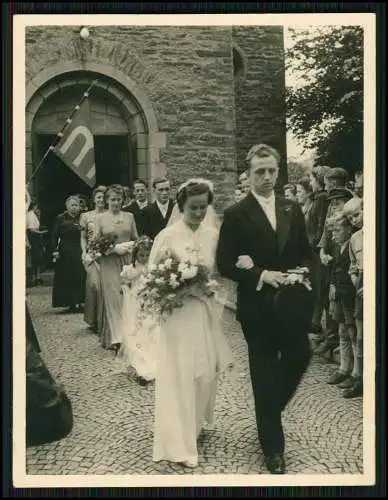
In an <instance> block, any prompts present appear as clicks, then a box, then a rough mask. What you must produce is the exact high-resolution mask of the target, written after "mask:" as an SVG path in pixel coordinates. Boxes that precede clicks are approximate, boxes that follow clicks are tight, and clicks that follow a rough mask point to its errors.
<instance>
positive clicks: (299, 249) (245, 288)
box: [217, 193, 311, 331]
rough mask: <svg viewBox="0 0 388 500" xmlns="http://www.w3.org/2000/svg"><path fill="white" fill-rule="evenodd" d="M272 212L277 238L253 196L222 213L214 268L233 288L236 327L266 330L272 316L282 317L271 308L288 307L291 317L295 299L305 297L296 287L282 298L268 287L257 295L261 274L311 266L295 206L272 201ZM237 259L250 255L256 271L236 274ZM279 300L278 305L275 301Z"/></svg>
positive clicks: (302, 228)
mask: <svg viewBox="0 0 388 500" xmlns="http://www.w3.org/2000/svg"><path fill="white" fill-rule="evenodd" d="M275 207H276V220H277V226H276V232H275V231H274V230H273V228H272V226H271V225H270V223H269V221H268V219H267V216H266V214H265V213H264V211H263V209H262V208H261V206H260V204H259V203H258V201H257V200H256V198H255V197H254V196H253V195H252V194H251V193H249V194H248V195H247V196H246V197H245V198H244V199H243V200H241V201H240V202H239V203H237V204H236V205H233V206H231V207H229V208H227V209H226V210H225V213H224V220H223V224H222V226H221V230H220V237H219V243H218V248H217V266H218V269H219V272H220V273H221V274H222V275H224V276H226V277H227V278H229V279H231V280H233V281H236V282H237V319H238V320H239V321H240V322H244V323H246V322H247V321H248V322H249V323H252V322H254V323H256V324H257V325H262V326H264V323H265V320H266V319H267V320H268V321H269V322H271V320H272V318H273V314H275V315H276V314H282V312H284V313H286V311H285V310H284V311H279V309H276V308H275V309H274V304H275V305H276V304H278V305H280V304H281V306H280V308H282V307H284V306H286V309H288V312H291V313H292V314H293V311H294V312H295V308H294V306H295V307H297V308H299V306H300V302H299V299H300V298H301V297H302V300H303V297H304V296H305V290H302V288H301V287H298V286H296V287H290V289H287V290H284V289H283V290H284V292H283V291H282V295H281V296H280V295H279V293H277V291H276V289H274V288H273V287H272V286H270V285H267V284H264V285H263V288H262V290H261V291H260V292H258V291H256V288H257V285H258V282H259V278H260V275H261V273H262V271H263V270H264V269H267V270H271V271H274V270H279V271H287V270H288V269H293V268H295V267H296V266H305V265H307V266H308V265H309V262H310V256H311V250H310V245H309V242H308V238H307V232H306V225H305V220H304V217H303V214H302V211H301V210H300V208H299V206H298V205H297V204H296V203H295V202H292V201H289V200H285V199H284V198H281V197H278V196H276V200H275ZM239 255H249V256H250V257H251V258H252V260H253V262H254V264H255V265H254V267H253V268H252V269H250V270H245V269H238V268H236V262H237V259H238V256H239ZM291 289H292V290H291ZM279 296H280V298H281V299H282V300H279V301H277V300H276V299H277V297H279ZM294 299H295V301H294ZM299 310H300V309H299ZM271 316H272V318H271ZM284 319H286V317H285V318H284ZM306 321H307V319H306ZM267 325H268V326H269V324H268V323H267ZM261 330H262V331H265V330H266V328H262V329H261Z"/></svg>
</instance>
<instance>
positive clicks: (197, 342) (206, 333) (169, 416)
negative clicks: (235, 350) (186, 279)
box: [149, 179, 231, 467]
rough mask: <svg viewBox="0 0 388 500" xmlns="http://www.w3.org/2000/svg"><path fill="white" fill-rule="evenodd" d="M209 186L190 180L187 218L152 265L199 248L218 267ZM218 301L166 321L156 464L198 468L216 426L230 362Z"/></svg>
mask: <svg viewBox="0 0 388 500" xmlns="http://www.w3.org/2000/svg"><path fill="white" fill-rule="evenodd" d="M209 184H210V183H209V182H207V181H205V180H203V179H202V180H200V179H191V180H189V181H188V182H186V183H184V184H183V185H182V186H181V187H180V189H179V191H178V194H177V204H178V207H179V210H180V212H181V213H182V214H183V217H182V219H180V220H178V221H177V222H176V223H175V224H173V225H171V226H168V227H167V228H166V229H163V230H162V231H161V232H160V233H159V234H158V235H157V237H156V238H155V242H154V245H153V247H152V250H151V254H150V258H149V266H150V267H151V266H152V265H153V264H158V262H160V259H161V258H162V257H163V256H164V255H165V252H166V250H169V251H171V252H173V253H175V254H176V255H178V256H179V257H180V258H186V257H187V256H188V255H189V254H188V253H187V252H188V251H189V249H188V248H187V246H189V247H191V248H196V249H197V251H198V252H199V255H200V257H201V258H202V262H203V264H204V265H206V266H207V267H208V268H209V269H213V267H214V264H215V251H216V246H217V240H218V231H217V230H216V229H215V228H214V227H211V226H210V225H207V224H204V223H203V220H204V218H205V216H206V213H207V212H208V206H209V205H210V204H211V203H212V200H213V191H212V189H211V186H210V185H209ZM216 310H217V309H216V303H215V301H214V298H210V297H207V298H204V297H202V296H200V295H199V296H192V297H190V298H189V299H187V301H186V302H185V303H184V304H183V307H182V308H180V309H176V310H174V312H173V314H172V315H171V316H168V317H167V318H166V321H162V322H161V333H160V342H159V356H158V363H157V369H156V387H155V389H156V392H155V425H154V447H153V460H154V461H159V460H169V461H172V462H181V463H183V464H184V465H185V466H187V467H196V466H197V464H198V451H197V439H198V437H199V434H200V432H201V428H202V426H203V425H206V424H210V425H212V424H213V410H214V404H215V395H216V388H217V382H218V373H219V372H220V371H221V370H222V369H224V368H226V367H227V365H228V363H229V362H230V361H231V353H230V350H229V347H228V345H227V343H226V341H225V338H224V337H223V334H222V331H221V328H220V324H219V317H218V315H217V312H216Z"/></svg>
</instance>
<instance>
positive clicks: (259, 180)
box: [217, 144, 312, 474]
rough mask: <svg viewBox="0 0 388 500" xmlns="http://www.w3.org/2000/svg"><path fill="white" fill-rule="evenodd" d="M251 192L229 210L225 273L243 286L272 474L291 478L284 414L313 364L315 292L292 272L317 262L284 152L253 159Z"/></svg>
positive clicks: (222, 245) (241, 307)
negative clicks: (288, 182)
mask: <svg viewBox="0 0 388 500" xmlns="http://www.w3.org/2000/svg"><path fill="white" fill-rule="evenodd" d="M247 160H248V162H249V166H250V168H249V174H250V185H251V192H250V193H249V194H248V195H247V196H246V197H245V198H244V199H243V200H242V201H240V202H239V203H237V204H235V205H233V206H231V207H229V208H228V209H226V210H225V213H224V220H223V223H222V226H221V229H220V237H219V243H218V248H217V265H218V269H219V271H220V273H221V274H222V275H223V276H225V277H227V278H229V279H231V280H233V281H236V282H237V320H238V321H239V322H240V324H241V327H242V330H243V332H244V336H245V339H246V341H247V344H248V352H249V368H250V375H251V381H252V388H253V394H254V400H255V411H256V421H257V429H258V434H259V440H260V443H261V446H262V449H263V452H264V455H265V463H266V467H267V469H268V470H269V472H270V473H271V474H284V473H285V462H284V457H283V453H284V434H283V428H282V422H281V413H282V411H283V410H284V408H285V406H286V405H287V403H288V402H289V400H290V399H291V398H292V396H293V394H294V392H295V390H296V389H297V387H298V384H299V382H300V379H301V377H302V375H303V374H304V372H305V371H306V368H307V366H308V364H309V361H310V357H311V353H310V346H309V340H308V336H307V332H308V328H309V325H310V320H311V312H312V301H311V291H309V290H308V289H307V288H305V287H304V286H303V285H302V284H295V285H287V284H286V275H285V274H284V273H285V272H286V271H287V270H291V269H295V268H296V267H299V266H306V265H308V263H309V258H310V247H309V243H308V239H307V234H306V228H305V221H304V217H303V214H302V212H301V210H300V209H299V207H298V205H297V204H296V203H295V202H293V201H288V200H285V199H282V198H280V197H278V196H275V194H274V187H275V183H276V180H277V177H278V174H279V160H280V157H279V154H278V152H277V151H276V150H275V149H273V148H271V147H269V146H267V145H265V144H260V145H257V146H254V147H252V148H251V150H250V151H249V153H248V156H247Z"/></svg>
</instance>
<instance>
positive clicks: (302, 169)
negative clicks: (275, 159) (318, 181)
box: [287, 160, 309, 184]
mask: <svg viewBox="0 0 388 500" xmlns="http://www.w3.org/2000/svg"><path fill="white" fill-rule="evenodd" d="M287 172H288V182H291V183H293V184H296V183H297V182H298V181H299V180H300V179H301V178H302V177H304V176H306V175H307V174H308V172H309V167H307V166H306V165H304V164H303V163H301V162H298V161H295V160H289V161H288V162H287Z"/></svg>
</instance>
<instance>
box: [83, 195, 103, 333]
mask: <svg viewBox="0 0 388 500" xmlns="http://www.w3.org/2000/svg"><path fill="white" fill-rule="evenodd" d="M105 191H106V187H105V186H98V187H96V188H95V189H94V190H93V193H92V196H91V204H92V205H94V209H93V210H90V211H89V212H84V213H82V214H81V217H80V225H81V247H82V261H83V263H84V266H85V269H86V285H85V307H84V320H85V322H86V323H87V324H88V325H89V326H90V327H91V328H93V330H94V331H95V332H97V330H98V318H99V298H100V273H99V265H98V264H97V263H96V262H93V261H92V259H91V258H90V256H89V255H88V249H89V245H90V242H91V240H92V239H93V237H94V232H95V221H96V217H97V216H98V215H99V214H101V213H103V212H104V211H105Z"/></svg>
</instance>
